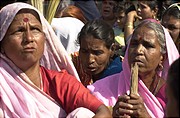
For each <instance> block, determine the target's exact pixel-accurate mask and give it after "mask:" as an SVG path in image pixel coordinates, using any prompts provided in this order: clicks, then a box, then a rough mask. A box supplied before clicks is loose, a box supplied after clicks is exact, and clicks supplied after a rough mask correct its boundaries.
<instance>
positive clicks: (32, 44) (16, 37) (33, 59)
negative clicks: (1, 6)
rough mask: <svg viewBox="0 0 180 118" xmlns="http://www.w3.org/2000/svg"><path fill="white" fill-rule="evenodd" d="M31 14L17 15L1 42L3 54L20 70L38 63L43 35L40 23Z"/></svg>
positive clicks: (42, 47) (41, 52)
mask: <svg viewBox="0 0 180 118" xmlns="http://www.w3.org/2000/svg"><path fill="white" fill-rule="evenodd" d="M35 16H37V15H33V14H32V13H21V12H20V13H18V14H17V15H16V16H15V18H14V20H13V22H12V23H11V25H10V27H9V29H8V30H7V33H6V35H5V37H4V39H3V40H2V47H1V48H2V50H3V53H4V54H5V55H6V56H7V57H8V58H9V59H11V60H12V61H13V62H14V63H15V64H16V65H17V66H18V67H19V68H20V69H21V70H23V71H26V69H28V68H29V67H30V66H33V65H35V64H37V63H38V62H39V59H40V58H41V56H42V54H43V51H44V42H45V35H44V33H43V31H42V25H41V23H40V21H39V20H38V19H37V17H35Z"/></svg>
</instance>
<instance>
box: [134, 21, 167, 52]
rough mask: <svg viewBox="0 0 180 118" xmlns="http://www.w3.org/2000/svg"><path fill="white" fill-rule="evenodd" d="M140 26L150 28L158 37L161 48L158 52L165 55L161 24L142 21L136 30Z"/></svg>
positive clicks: (164, 41)
mask: <svg viewBox="0 0 180 118" xmlns="http://www.w3.org/2000/svg"><path fill="white" fill-rule="evenodd" d="M141 26H145V27H147V28H151V29H152V30H154V31H155V33H156V36H157V37H158V41H159V44H160V47H161V50H160V51H161V53H162V54H165V53H166V39H165V32H164V30H163V27H162V26H161V24H159V23H158V22H157V21H151V20H144V21H142V22H141V23H140V24H139V25H138V26H137V28H138V27H141ZM137 28H136V29H137ZM136 29H135V30H136Z"/></svg>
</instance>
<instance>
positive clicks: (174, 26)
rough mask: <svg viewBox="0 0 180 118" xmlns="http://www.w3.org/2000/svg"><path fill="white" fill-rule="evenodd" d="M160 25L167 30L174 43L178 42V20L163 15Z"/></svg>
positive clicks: (179, 22)
mask: <svg viewBox="0 0 180 118" xmlns="http://www.w3.org/2000/svg"><path fill="white" fill-rule="evenodd" d="M162 25H163V26H164V27H165V28H166V29H168V31H169V33H170V35H171V37H172V39H173V40H174V42H178V40H180V39H179V38H180V35H179V34H180V19H177V18H175V17H173V16H169V15H165V16H164V17H163V19H162Z"/></svg>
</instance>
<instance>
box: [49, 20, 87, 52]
mask: <svg viewBox="0 0 180 118" xmlns="http://www.w3.org/2000/svg"><path fill="white" fill-rule="evenodd" d="M51 26H52V27H53V29H54V31H55V33H56V35H57V36H58V37H59V40H60V41H61V43H62V44H63V46H64V48H65V49H66V51H67V52H68V54H71V53H73V52H77V51H79V48H80V46H79V45H78V44H77V43H76V40H77V36H78V33H79V32H80V31H81V28H82V27H83V26H84V23H83V22H82V21H80V20H79V19H77V18H73V17H63V18H53V20H52V23H51Z"/></svg>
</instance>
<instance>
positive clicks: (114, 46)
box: [110, 43, 116, 57]
mask: <svg viewBox="0 0 180 118" xmlns="http://www.w3.org/2000/svg"><path fill="white" fill-rule="evenodd" d="M110 50H111V57H113V56H114V53H115V50H116V45H115V43H113V44H112V45H111V47H110Z"/></svg>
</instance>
